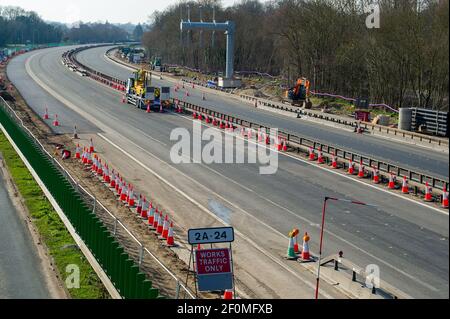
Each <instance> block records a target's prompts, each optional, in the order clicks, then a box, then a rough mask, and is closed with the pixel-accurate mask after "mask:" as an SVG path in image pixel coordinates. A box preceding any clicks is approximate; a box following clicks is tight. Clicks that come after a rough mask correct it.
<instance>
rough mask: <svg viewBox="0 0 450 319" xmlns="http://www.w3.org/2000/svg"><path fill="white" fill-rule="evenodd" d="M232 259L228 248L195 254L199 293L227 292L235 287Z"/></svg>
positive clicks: (201, 250) (202, 250)
mask: <svg viewBox="0 0 450 319" xmlns="http://www.w3.org/2000/svg"><path fill="white" fill-rule="evenodd" d="M230 257H231V255H230V250H229V249H228V248H224V249H200V250H197V251H196V252H195V262H196V266H197V267H196V268H197V283H198V289H199V291H212V290H226V289H231V288H232V287H233V273H232V271H231V258H230Z"/></svg>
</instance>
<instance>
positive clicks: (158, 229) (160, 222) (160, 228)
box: [156, 212, 167, 235]
mask: <svg viewBox="0 0 450 319" xmlns="http://www.w3.org/2000/svg"><path fill="white" fill-rule="evenodd" d="M166 216H167V215H166ZM163 229H164V219H163V213H162V212H160V213H159V218H158V226H157V227H156V232H157V233H158V234H159V235H162V233H163Z"/></svg>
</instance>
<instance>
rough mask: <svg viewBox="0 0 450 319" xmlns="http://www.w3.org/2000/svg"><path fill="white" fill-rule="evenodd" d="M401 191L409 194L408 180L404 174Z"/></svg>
mask: <svg viewBox="0 0 450 319" xmlns="http://www.w3.org/2000/svg"><path fill="white" fill-rule="evenodd" d="M402 193H403V194H409V187H408V180H407V179H406V176H403V181H402Z"/></svg>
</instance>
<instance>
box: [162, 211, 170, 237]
mask: <svg viewBox="0 0 450 319" xmlns="http://www.w3.org/2000/svg"><path fill="white" fill-rule="evenodd" d="M167 237H169V216H168V215H166V218H165V219H164V223H163V230H162V239H166V240H167Z"/></svg>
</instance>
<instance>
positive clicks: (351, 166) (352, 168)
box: [347, 160, 355, 175]
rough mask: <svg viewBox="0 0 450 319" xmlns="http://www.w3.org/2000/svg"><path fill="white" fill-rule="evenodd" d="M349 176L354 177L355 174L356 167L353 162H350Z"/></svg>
mask: <svg viewBox="0 0 450 319" xmlns="http://www.w3.org/2000/svg"><path fill="white" fill-rule="evenodd" d="M347 172H348V174H350V175H353V174H354V173H355V167H354V166H353V161H352V160H349V161H348V171H347Z"/></svg>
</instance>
